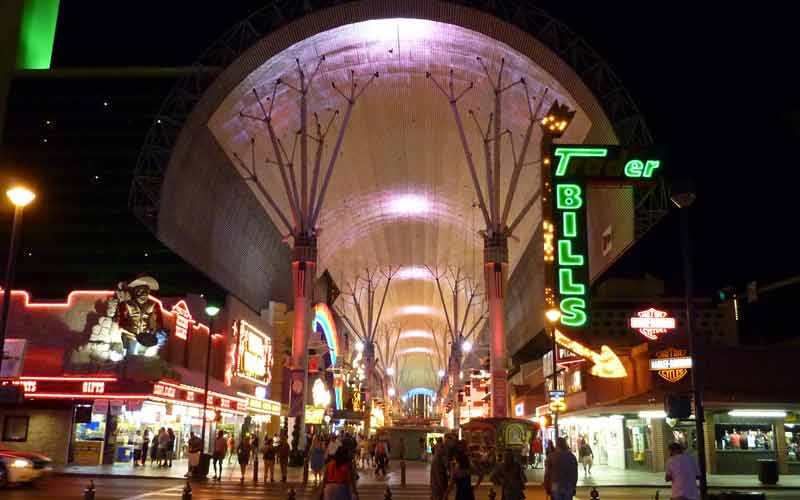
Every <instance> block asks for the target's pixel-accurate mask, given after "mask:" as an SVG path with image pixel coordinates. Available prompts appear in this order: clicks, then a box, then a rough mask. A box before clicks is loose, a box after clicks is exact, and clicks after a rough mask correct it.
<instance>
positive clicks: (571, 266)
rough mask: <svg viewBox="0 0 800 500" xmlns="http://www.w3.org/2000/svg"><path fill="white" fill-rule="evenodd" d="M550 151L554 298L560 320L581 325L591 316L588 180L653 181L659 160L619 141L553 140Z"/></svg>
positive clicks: (659, 164) (570, 324)
mask: <svg viewBox="0 0 800 500" xmlns="http://www.w3.org/2000/svg"><path fill="white" fill-rule="evenodd" d="M551 154H552V157H553V158H554V159H555V160H556V161H555V162H553V163H555V169H554V171H553V191H552V195H551V196H552V197H553V198H554V201H555V202H554V203H552V205H551V206H552V224H553V225H554V226H555V245H554V251H555V262H554V264H555V272H554V276H553V280H554V281H555V283H554V285H555V286H554V292H555V293H554V295H555V297H554V299H555V300H554V302H555V303H556V304H557V305H558V307H559V308H560V309H561V324H562V325H563V326H565V327H569V328H572V329H579V328H584V327H586V325H587V323H588V321H589V304H588V292H589V259H588V250H589V248H588V241H587V233H588V224H587V223H586V202H587V192H586V184H587V181H590V182H591V181H617V182H619V183H621V184H623V185H628V184H636V183H642V182H652V179H653V176H654V174H655V173H656V171H657V170H658V168H659V167H660V166H661V162H660V161H659V160H653V159H647V158H644V157H639V155H636V154H632V153H631V151H629V150H624V149H622V148H619V147H616V146H586V145H577V146H566V145H554V146H553V149H552V152H551ZM646 154H649V152H648V153H646ZM547 163H549V162H547V161H546V162H545V164H547ZM548 224H550V223H548ZM546 229H548V228H547V227H546ZM545 260H547V257H545Z"/></svg>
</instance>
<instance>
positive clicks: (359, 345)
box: [356, 340, 364, 352]
mask: <svg viewBox="0 0 800 500" xmlns="http://www.w3.org/2000/svg"><path fill="white" fill-rule="evenodd" d="M356 351H358V352H364V343H363V342H361V341H360V340H359V341H358V342H356Z"/></svg>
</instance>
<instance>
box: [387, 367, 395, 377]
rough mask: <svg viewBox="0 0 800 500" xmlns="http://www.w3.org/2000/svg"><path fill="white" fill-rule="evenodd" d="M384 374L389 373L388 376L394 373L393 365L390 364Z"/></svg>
mask: <svg viewBox="0 0 800 500" xmlns="http://www.w3.org/2000/svg"><path fill="white" fill-rule="evenodd" d="M386 375H389V376H390V377H391V376H392V375H394V366H390V367H389V368H387V369H386Z"/></svg>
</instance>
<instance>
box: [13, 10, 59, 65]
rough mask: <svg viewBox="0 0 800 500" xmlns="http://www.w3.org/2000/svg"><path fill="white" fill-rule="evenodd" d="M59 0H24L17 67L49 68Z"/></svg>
mask: <svg viewBox="0 0 800 500" xmlns="http://www.w3.org/2000/svg"><path fill="white" fill-rule="evenodd" d="M58 5H59V0H25V5H24V6H23V8H22V9H23V10H22V23H21V26H20V32H19V47H18V50H17V68H19V69H50V60H51V58H52V56H53V42H54V41H55V38H56V22H57V21H58Z"/></svg>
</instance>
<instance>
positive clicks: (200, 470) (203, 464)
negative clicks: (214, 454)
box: [194, 453, 211, 479]
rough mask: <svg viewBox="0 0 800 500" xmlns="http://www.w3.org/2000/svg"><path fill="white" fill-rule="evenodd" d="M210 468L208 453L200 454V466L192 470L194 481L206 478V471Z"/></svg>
mask: <svg viewBox="0 0 800 500" xmlns="http://www.w3.org/2000/svg"><path fill="white" fill-rule="evenodd" d="M210 467H211V455H209V454H208V453H201V454H200V464H199V465H198V467H197V468H196V469H195V470H194V477H195V478H196V479H203V478H206V477H208V470H209V469H210Z"/></svg>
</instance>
